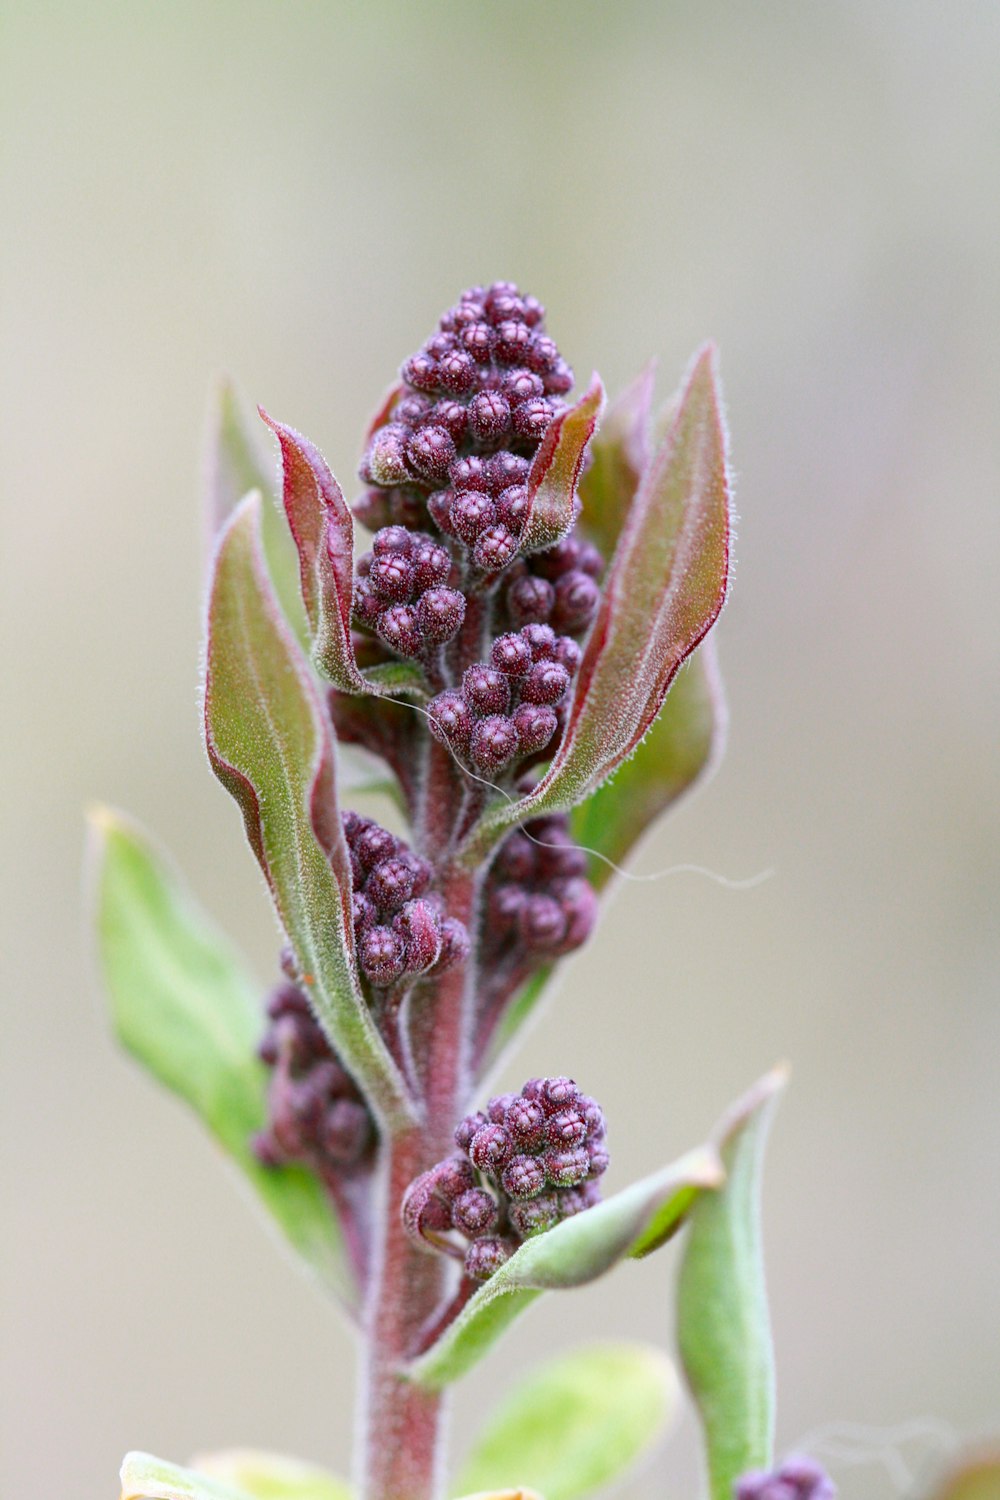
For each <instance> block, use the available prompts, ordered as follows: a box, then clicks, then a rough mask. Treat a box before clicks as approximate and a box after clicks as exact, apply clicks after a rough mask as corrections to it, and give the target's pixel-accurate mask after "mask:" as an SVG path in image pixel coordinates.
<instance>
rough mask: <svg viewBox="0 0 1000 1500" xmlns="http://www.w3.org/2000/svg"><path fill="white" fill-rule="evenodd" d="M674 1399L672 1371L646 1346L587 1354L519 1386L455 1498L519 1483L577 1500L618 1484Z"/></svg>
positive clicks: (551, 1364)
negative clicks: (471, 1491)
mask: <svg viewBox="0 0 1000 1500" xmlns="http://www.w3.org/2000/svg"><path fill="white" fill-rule="evenodd" d="M677 1397H678V1383H677V1376H676V1374H675V1373H674V1368H673V1365H672V1364H671V1363H670V1361H669V1360H668V1359H667V1358H666V1356H665V1355H664V1354H662V1353H661V1352H660V1351H659V1350H658V1349H654V1348H652V1347H650V1346H648V1345H644V1344H627V1343H617V1344H611V1343H606V1344H594V1345H587V1346H584V1347H583V1348H580V1349H577V1350H574V1351H573V1352H572V1353H570V1354H568V1355H564V1356H562V1357H561V1358H559V1359H555V1360H550V1361H548V1362H547V1363H546V1364H545V1365H543V1366H542V1367H541V1368H540V1369H537V1370H533V1371H531V1372H530V1373H529V1375H528V1376H527V1377H526V1378H524V1379H522V1380H521V1381H520V1382H519V1383H518V1385H517V1386H516V1387H515V1389H514V1390H513V1392H512V1393H511V1394H510V1395H509V1396H508V1397H507V1399H506V1400H505V1401H504V1402H503V1404H502V1405H501V1407H500V1408H499V1409H498V1410H497V1411H496V1412H495V1413H494V1415H493V1417H492V1418H491V1420H490V1422H489V1424H488V1426H487V1429H486V1431H485V1433H483V1434H482V1435H481V1436H480V1438H479V1439H478V1440H477V1443H476V1446H475V1448H474V1450H473V1452H472V1454H471V1455H470V1457H469V1459H468V1461H467V1463H466V1466H465V1468H464V1470H463V1472H462V1479H461V1484H460V1486H459V1493H461V1492H462V1491H465V1490H496V1489H500V1488H502V1486H504V1485H510V1484H513V1483H515V1482H516V1483H517V1484H518V1485H526V1486H530V1487H531V1488H532V1489H535V1490H538V1491H540V1492H541V1493H542V1494H544V1495H545V1496H546V1500H578V1497H580V1496H584V1495H589V1494H592V1493H593V1491H594V1490H597V1489H599V1488H600V1487H601V1486H602V1485H604V1484H608V1483H611V1482H613V1481H615V1480H617V1479H619V1478H620V1477H621V1476H622V1475H623V1474H624V1473H625V1472H626V1471H627V1470H629V1469H630V1468H632V1467H633V1465H634V1464H635V1463H637V1462H638V1460H639V1459H640V1458H641V1457H642V1456H643V1454H644V1453H645V1452H646V1451H647V1450H648V1449H649V1448H650V1447H651V1446H652V1445H653V1444H654V1443H655V1442H656V1440H657V1439H658V1437H659V1436H660V1434H661V1432H662V1431H663V1429H664V1428H665V1427H666V1426H667V1424H668V1422H669V1421H670V1419H671V1418H672V1417H673V1415H674V1413H675V1411H676V1406H677Z"/></svg>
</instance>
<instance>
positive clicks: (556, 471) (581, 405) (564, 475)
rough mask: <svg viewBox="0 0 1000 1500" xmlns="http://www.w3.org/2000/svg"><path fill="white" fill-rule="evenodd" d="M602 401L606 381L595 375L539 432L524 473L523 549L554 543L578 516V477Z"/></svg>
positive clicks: (530, 549)
mask: <svg viewBox="0 0 1000 1500" xmlns="http://www.w3.org/2000/svg"><path fill="white" fill-rule="evenodd" d="M603 405H604V387H603V386H602V385H601V381H600V377H599V376H597V375H594V376H592V377H591V381H590V385H589V387H588V388H587V391H586V392H585V394H584V395H583V396H582V397H581V398H580V400H579V401H578V402H577V403H576V405H575V406H571V407H570V408H569V410H568V411H565V412H563V414H562V416H561V417H557V418H556V420H555V421H554V422H553V423H552V425H551V426H550V427H549V429H548V431H547V432H546V434H545V436H544V437H543V438H542V441H541V443H540V444H539V448H538V452H537V453H536V454H535V457H534V459H533V460H532V464H531V471H530V473H529V474H528V481H527V482H528V494H529V497H530V499H529V504H528V515H527V519H526V521H525V524H524V532H523V533H522V536H521V547H522V550H523V551H525V552H538V551H540V550H541V549H543V548H545V547H553V546H555V544H556V542H558V541H560V540H561V539H562V538H563V537H564V536H565V535H566V533H567V532H568V531H569V530H570V529H571V527H572V525H573V522H574V521H575V519H576V489H577V480H578V479H579V477H580V470H581V468H582V467H583V460H584V457H585V455H586V452H587V444H588V443H589V441H590V439H591V437H592V435H593V432H594V428H595V427H596V426H597V421H598V418H599V417H600V414H601V409H602V407H603Z"/></svg>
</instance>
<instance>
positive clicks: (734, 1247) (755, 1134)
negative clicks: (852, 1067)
mask: <svg viewBox="0 0 1000 1500" xmlns="http://www.w3.org/2000/svg"><path fill="white" fill-rule="evenodd" d="M786 1079H787V1072H786V1070H785V1069H783V1068H776V1069H774V1071H773V1072H771V1073H769V1074H767V1075H766V1076H765V1077H764V1078H762V1079H761V1080H760V1082H759V1083H758V1084H756V1085H755V1086H754V1088H752V1089H751V1090H750V1091H749V1092H748V1093H747V1094H746V1095H745V1096H744V1097H743V1099H741V1100H739V1101H738V1102H737V1104H735V1105H734V1106H733V1108H732V1109H731V1110H730V1111H729V1113H728V1114H727V1115H726V1116H725V1118H724V1119H723V1121H722V1123H721V1124H720V1126H719V1130H718V1132H717V1137H716V1138H717V1142H718V1146H719V1153H720V1156H721V1158H722V1161H723V1164H724V1165H725V1168H726V1183H725V1185H724V1187H723V1188H722V1190H721V1192H719V1193H717V1194H715V1195H713V1196H712V1198H711V1199H708V1198H703V1199H702V1200H701V1201H700V1202H698V1203H697V1204H695V1207H694V1210H693V1212H692V1214H691V1223H690V1226H689V1232H688V1237H687V1243H686V1244H685V1247H684V1254H683V1257H682V1260H681V1266H680V1273H679V1276H678V1283H677V1337H678V1345H679V1348H680V1354H681V1362H682V1365H683V1368H684V1373H685V1376H686V1378H687V1382H688V1385H689V1386H690V1388H691V1392H692V1394H693V1396H694V1399H695V1403H696V1405H697V1408H698V1413H699V1417H700V1419H701V1425H702V1432H703V1436H704V1444H705V1451H706V1458H707V1462H708V1471H709V1482H710V1488H711V1494H712V1497H713V1500H730V1497H731V1495H732V1488H733V1484H734V1483H735V1481H736V1479H738V1478H739V1476H740V1475H741V1474H744V1473H746V1472H747V1471H749V1470H756V1469H768V1468H770V1466H771V1463H772V1458H773V1441H774V1351H773V1347H772V1341H771V1327H770V1319H769V1316H768V1310H767V1291H766V1287H765V1283H764V1266H763V1254H762V1248H761V1236H760V1169H761V1161H762V1155H763V1149H764V1143H765V1140H766V1137H767V1130H768V1126H769V1124H770V1119H771V1115H772V1113H773V1110H774V1107H775V1104H776V1102H777V1099H778V1097H779V1096H780V1093H781V1091H782V1089H783V1088H784V1085H785V1082H786Z"/></svg>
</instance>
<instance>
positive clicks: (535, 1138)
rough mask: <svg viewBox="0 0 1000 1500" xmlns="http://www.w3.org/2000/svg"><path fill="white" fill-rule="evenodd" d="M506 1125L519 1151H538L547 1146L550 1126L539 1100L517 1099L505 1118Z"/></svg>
mask: <svg viewBox="0 0 1000 1500" xmlns="http://www.w3.org/2000/svg"><path fill="white" fill-rule="evenodd" d="M504 1125H505V1127H506V1130H507V1133H508V1135H509V1136H510V1138H511V1140H512V1141H513V1143H514V1145H515V1147H516V1148H517V1150H518V1151H538V1150H540V1149H541V1147H542V1146H543V1145H544V1144H545V1141H546V1138H547V1134H548V1125H547V1121H546V1115H545V1111H544V1109H543V1108H542V1106H541V1104H539V1102H538V1100H537V1099H525V1098H523V1097H522V1098H519V1099H515V1100H514V1102H513V1103H512V1104H511V1105H510V1106H509V1108H508V1110H507V1113H506V1115H505V1116H504Z"/></svg>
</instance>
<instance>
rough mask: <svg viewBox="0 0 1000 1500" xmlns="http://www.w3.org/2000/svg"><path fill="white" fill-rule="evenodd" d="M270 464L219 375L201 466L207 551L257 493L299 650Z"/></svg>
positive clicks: (294, 590) (300, 633) (301, 634)
mask: <svg viewBox="0 0 1000 1500" xmlns="http://www.w3.org/2000/svg"><path fill="white" fill-rule="evenodd" d="M274 478H275V475H274V470H273V465H272V464H271V463H269V462H268V461H266V460H265V459H264V457H263V456H262V454H261V452H260V449H259V447H258V445H257V443H256V442H255V440H254V438H253V436H252V434H251V431H250V429H249V427H248V425H247V423H246V420H245V417H244V412H243V408H242V405H241V403H240V400H239V397H238V396H237V393H236V388H235V386H234V385H233V383H232V381H231V380H230V379H229V378H228V377H227V376H224V377H223V378H222V379H220V380H219V381H218V382H217V384H216V387H215V390H214V392H213V395H212V400H211V403H210V407H209V431H208V444H207V454H206V463H205V516H206V525H207V531H208V541H209V546H210V547H213V546H214V544H215V539H216V537H217V536H218V534H219V532H220V530H221V529H222V527H223V526H224V525H225V523H226V521H227V520H228V519H229V517H230V516H231V515H232V513H233V511H234V510H235V509H236V507H237V505H238V504H239V503H240V501H241V500H242V499H243V497H244V495H246V494H248V493H249V492H250V491H251V490H259V491H260V493H261V495H262V496H263V499H264V504H263V509H262V514H261V536H262V539H263V545H264V556H265V557H266V558H267V567H268V572H269V573H270V575H271V579H272V581H273V583H274V591H275V593H276V594H277V596H278V601H279V603H280V604H281V608H282V610H283V612H284V615H285V618H286V620H287V621H288V623H289V625H291V627H292V629H293V631H294V632H295V636H296V639H297V640H298V642H299V644H300V645H303V646H307V645H308V639H309V632H308V626H307V624H306V617H305V610H304V609H303V607H302V599H301V597H300V595H299V567H298V557H297V555H296V551H295V544H294V543H293V541H292V538H291V534H290V532H289V530H288V526H287V525H286V523H285V518H284V516H283V515H282V513H281V510H280V509H279V507H278V504H277V500H276V498H275V492H274Z"/></svg>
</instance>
